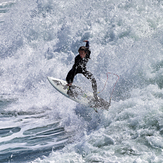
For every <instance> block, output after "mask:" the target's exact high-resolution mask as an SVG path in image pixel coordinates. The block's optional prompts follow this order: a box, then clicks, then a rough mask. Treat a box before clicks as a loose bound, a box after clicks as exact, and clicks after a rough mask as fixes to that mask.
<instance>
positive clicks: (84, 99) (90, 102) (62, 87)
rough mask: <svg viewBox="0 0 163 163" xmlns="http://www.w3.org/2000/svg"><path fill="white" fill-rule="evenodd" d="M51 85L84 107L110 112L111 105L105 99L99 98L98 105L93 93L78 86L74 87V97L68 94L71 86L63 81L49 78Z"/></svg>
mask: <svg viewBox="0 0 163 163" xmlns="http://www.w3.org/2000/svg"><path fill="white" fill-rule="evenodd" d="M47 78H48V80H49V82H50V83H51V85H52V86H53V87H54V88H55V89H56V90H57V91H59V92H60V93H62V94H63V95H64V96H66V97H67V98H70V99H71V100H73V101H75V102H77V103H80V104H82V105H85V106H88V107H92V108H101V109H106V110H108V108H109V106H110V103H108V102H107V101H105V100H104V99H102V98H100V97H98V99H99V101H98V103H97V102H96V101H95V99H94V97H93V93H92V92H89V91H87V92H84V91H83V90H82V89H81V88H80V87H78V86H76V85H72V88H73V92H74V95H73V96H72V95H69V94H67V92H68V89H69V86H67V82H66V81H64V80H61V79H57V78H53V77H47Z"/></svg>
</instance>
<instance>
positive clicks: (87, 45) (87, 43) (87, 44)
mask: <svg viewBox="0 0 163 163" xmlns="http://www.w3.org/2000/svg"><path fill="white" fill-rule="evenodd" d="M85 46H86V47H87V48H88V49H89V41H87V42H86V45H85Z"/></svg>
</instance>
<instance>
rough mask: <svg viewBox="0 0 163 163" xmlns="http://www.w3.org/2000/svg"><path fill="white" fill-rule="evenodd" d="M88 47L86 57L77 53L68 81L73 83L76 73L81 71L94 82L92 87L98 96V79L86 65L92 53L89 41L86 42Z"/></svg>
mask: <svg viewBox="0 0 163 163" xmlns="http://www.w3.org/2000/svg"><path fill="white" fill-rule="evenodd" d="M86 48H87V51H86V56H85V57H84V58H81V57H80V55H77V56H76V57H75V63H74V65H73V67H72V69H71V70H70V71H69V72H68V74H67V77H66V81H67V83H68V84H69V83H72V82H73V79H74V77H75V75H76V74H78V73H81V74H83V75H84V76H85V77H86V78H87V79H89V80H90V81H91V82H92V89H93V93H94V96H97V84H96V80H95V78H94V76H93V74H92V73H91V72H89V71H87V68H86V65H87V62H88V61H89V59H90V53H91V51H90V50H89V42H86ZM95 98H96V97H95Z"/></svg>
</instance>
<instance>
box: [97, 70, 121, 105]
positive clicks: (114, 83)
mask: <svg viewBox="0 0 163 163" xmlns="http://www.w3.org/2000/svg"><path fill="white" fill-rule="evenodd" d="M109 74H110V75H114V76H117V80H116V82H115V83H114V86H113V90H112V92H111V94H110V100H109V103H111V98H112V95H113V92H114V89H115V86H116V84H117V82H118V80H119V78H120V77H119V76H118V75H117V74H115V73H111V72H107V79H106V82H105V85H104V87H103V89H102V90H101V91H100V92H98V93H101V92H102V91H104V89H105V87H106V84H107V82H108V78H109Z"/></svg>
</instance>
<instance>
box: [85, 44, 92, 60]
mask: <svg viewBox="0 0 163 163" xmlns="http://www.w3.org/2000/svg"><path fill="white" fill-rule="evenodd" d="M85 46H86V47H87V48H88V50H87V52H86V53H87V58H89V59H90V54H91V51H90V50H89V41H87V42H86V45H85Z"/></svg>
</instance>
